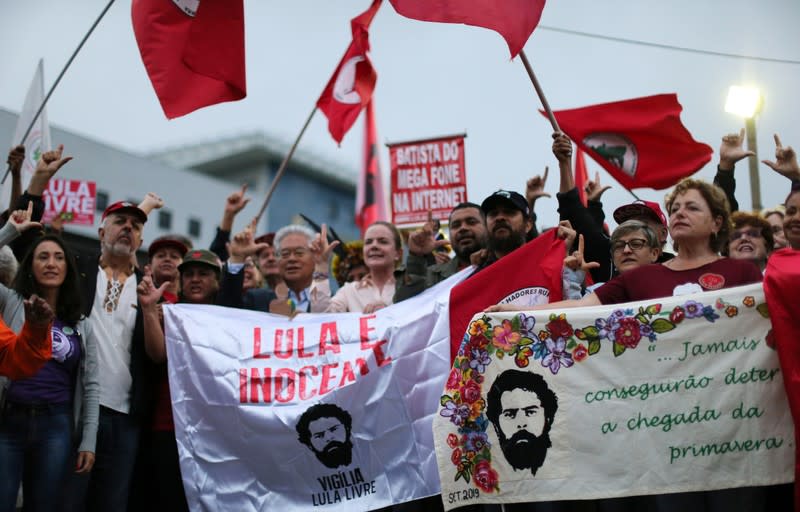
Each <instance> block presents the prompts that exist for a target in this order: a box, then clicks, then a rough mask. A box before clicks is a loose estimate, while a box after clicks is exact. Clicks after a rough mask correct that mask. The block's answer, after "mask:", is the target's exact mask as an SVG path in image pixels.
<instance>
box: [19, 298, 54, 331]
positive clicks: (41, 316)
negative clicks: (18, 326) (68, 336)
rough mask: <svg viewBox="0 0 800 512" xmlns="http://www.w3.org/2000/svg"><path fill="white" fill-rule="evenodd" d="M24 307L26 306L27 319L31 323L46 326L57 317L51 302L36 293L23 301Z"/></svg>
mask: <svg viewBox="0 0 800 512" xmlns="http://www.w3.org/2000/svg"><path fill="white" fill-rule="evenodd" d="M23 307H24V308H25V319H26V321H28V322H29V323H30V324H31V325H35V326H39V327H44V326H47V325H49V324H50V322H52V321H53V318H54V317H55V313H54V312H53V309H52V308H51V307H50V304H48V303H47V301H46V300H44V299H43V298H41V297H39V296H38V295H36V294H35V293H34V294H33V295H31V296H30V298H29V299H26V300H24V301H23Z"/></svg>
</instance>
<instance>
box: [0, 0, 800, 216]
mask: <svg viewBox="0 0 800 512" xmlns="http://www.w3.org/2000/svg"><path fill="white" fill-rule="evenodd" d="M164 1H168V0H164ZM106 3H107V2H106V0H81V1H80V2H76V1H73V2H64V1H57V0H24V1H21V0H0V47H2V48H3V49H4V50H3V52H0V69H1V70H2V80H0V106H2V107H4V108H7V109H9V110H13V111H18V110H19V109H20V108H21V105H22V102H23V99H24V96H25V92H26V90H27V87H28V84H29V83H30V80H31V77H32V76H33V72H34V70H35V66H36V63H37V61H38V59H39V58H40V57H43V58H44V59H45V87H49V86H50V84H52V82H53V80H55V78H56V76H57V74H58V72H59V71H60V70H61V67H62V66H63V65H64V63H65V62H66V60H67V59H68V58H69V55H70V54H71V52H72V51H73V50H74V48H75V47H76V46H77V44H78V42H79V41H80V39H81V37H82V36H83V34H84V33H85V31H86V30H87V29H88V28H89V26H90V25H91V23H92V22H93V21H94V19H95V17H96V16H97V15H98V14H99V12H100V11H101V10H102V8H103V7H104V6H105V5H106ZM369 3H370V2H369V0H283V1H277V0H246V1H245V20H246V38H247V86H248V97H247V98H246V99H245V100H243V101H240V102H237V103H228V104H224V105H218V106H213V107H209V108H206V109H203V110H200V111H197V112H195V113H192V114H189V115H188V116H185V117H183V118H180V119H177V120H173V121H167V120H166V118H165V117H164V114H163V113H162V111H161V108H160V106H159V104H158V101H157V99H156V96H155V93H154V92H153V89H152V86H151V85H150V82H149V80H148V78H147V75H146V73H145V70H144V66H143V65H142V62H141V58H140V57H139V53H138V49H137V47H136V43H135V40H134V37H133V31H132V28H131V23H130V1H129V0H128V1H126V0H117V1H116V2H115V4H114V5H113V6H112V8H111V10H110V11H109V13H108V14H107V15H106V17H105V19H104V20H103V21H102V23H101V24H100V26H99V27H98V28H97V30H96V31H95V33H94V34H93V35H92V37H91V38H90V40H89V41H88V43H87V45H86V46H85V47H84V49H83V51H82V52H81V54H79V56H78V58H77V59H76V61H75V62H74V63H73V65H72V67H71V68H70V70H69V71H68V73H67V75H66V77H65V78H64V80H63V81H62V83H61V85H60V86H59V88H58V89H57V90H56V92H55V94H54V95H53V97H52V99H51V101H50V103H49V105H48V115H49V118H50V122H51V123H52V124H53V125H57V126H59V127H62V128H65V129H68V130H72V131H75V132H77V133H79V134H82V135H85V136H89V137H91V138H94V139H97V140H99V141H102V142H106V143H110V144H112V145H115V146H117V147H119V148H122V149H125V150H129V151H133V152H140V153H144V152H148V151H153V150H158V149H163V148H166V147H169V146H172V145H180V144H191V143H198V142H203V141H212V140H215V139H217V138H220V137H227V136H233V135H236V134H243V133H250V132H253V131H263V132H265V133H268V134H270V135H274V136H277V137H279V138H281V139H284V140H286V141H291V140H293V139H294V137H295V136H296V134H297V132H298V130H299V129H300V127H301V126H302V124H303V122H304V120H305V118H306V116H307V115H308V113H309V112H310V111H311V109H312V108H313V105H314V103H315V102H316V99H317V97H318V96H319V94H320V92H321V91H322V88H323V87H324V85H325V83H326V82H327V80H328V79H329V77H330V75H331V73H332V72H333V70H334V68H335V66H336V64H337V63H338V61H339V59H340V58H341V56H342V54H343V53H344V50H345V49H346V47H347V45H348V44H349V40H350V28H349V20H350V18H352V17H354V16H355V15H357V14H358V13H359V12H361V11H363V10H364V9H366V8H367V7H368V6H369ZM541 25H542V27H541V28H540V29H538V30H537V31H535V32H534V34H533V36H532V37H531V39H530V40H529V41H528V43H527V45H526V47H525V50H526V53H527V54H528V57H529V59H530V60H531V63H532V65H533V67H534V69H535V70H536V73H537V75H538V77H539V80H540V82H541V83H542V86H543V88H544V90H545V93H546V94H547V97H548V100H549V101H550V104H551V106H552V107H553V108H554V109H556V110H558V109H564V108H574V107H579V106H584V105H589V104H594V103H603V102H608V101H615V100H621V99H627V98H633V97H638V96H647V95H651V94H657V93H665V92H675V93H677V94H678V98H679V100H680V102H681V103H682V105H683V107H684V111H683V115H682V119H683V122H684V124H685V125H686V126H687V128H688V129H689V131H691V132H692V134H693V135H694V137H695V138H696V139H697V140H700V141H703V142H706V143H708V144H709V145H711V146H712V147H713V148H714V150H715V156H714V159H713V160H712V162H711V163H710V164H709V165H708V166H707V167H706V168H705V169H703V170H702V171H701V172H700V176H701V177H705V178H707V179H711V177H712V176H713V174H714V166H715V162H716V151H717V149H718V147H719V141H720V138H721V136H722V135H723V134H725V133H727V132H731V131H737V130H738V129H739V128H740V127H741V126H742V121H741V120H740V119H738V118H736V117H734V116H733V115H731V114H727V113H725V112H724V110H723V106H724V101H725V95H726V94H727V89H728V86H730V85H732V84H753V85H757V86H758V87H760V88H761V90H762V93H763V95H764V107H763V111H762V113H761V115H760V117H759V118H758V121H757V126H758V145H759V156H760V158H761V159H763V158H772V157H773V154H774V144H773V141H772V134H773V133H776V132H777V133H780V134H781V136H782V138H783V140H784V144H794V145H795V146H800V129H799V128H798V123H797V120H798V111H799V110H800V109H798V91H800V65H798V64H792V63H775V62H765V61H757V60H747V59H738V58H729V57H720V56H711V55H704V54H700V53H687V52H678V51H673V50H667V49H659V48H652V47H647V46H642V45H633V44H624V43H619V42H613V41H608V40H602V39H596V38H588V37H582V36H576V35H569V34H564V33H559V32H556V31H552V30H547V29H546V27H557V28H562V29H569V30H575V31H582V32H589V33H595V34H601V35H605V36H612V37H618V38H627V39H635V40H641V41H647V42H652V43H658V44H664V45H675V46H682V47H688V48H693V49H699V50H707V51H714V52H724V53H735V54H746V55H754V56H759V57H766V58H772V59H787V60H794V61H800V34H798V30H797V27H798V26H799V25H800V2H798V1H796V0H764V1H759V2H754V1H752V0H727V1H722V0H708V1H699V2H698V1H696V0H692V1H690V0H674V1H671V2H663V1H658V2H656V1H650V0H640V1H636V2H632V1H630V0H628V1H625V0H605V1H602V2H598V1H596V0H562V1H557V0H550V1H549V2H548V3H547V6H546V7H545V10H544V14H543V16H542V20H541ZM370 39H371V44H372V54H371V56H372V61H373V65H374V66H375V68H376V70H377V73H378V84H377V88H376V92H375V105H376V118H377V123H378V132H379V137H380V139H381V141H383V142H386V141H401V140H407V139H419V138H423V137H429V136H436V135H443V134H451V133H458V132H466V133H467V134H468V138H467V140H466V150H465V151H466V158H467V160H466V166H467V179H468V194H469V198H470V200H473V201H476V202H480V201H481V200H482V198H483V197H485V196H486V195H488V194H489V193H491V192H492V191H493V190H496V189H497V188H499V187H503V188H512V189H517V190H520V191H522V189H523V187H524V182H525V179H526V178H528V177H530V176H531V175H533V174H538V173H540V172H542V170H543V169H544V166H545V165H549V166H550V167H551V169H552V170H555V169H556V168H557V166H556V163H555V158H554V157H553V156H552V153H551V152H550V143H551V139H550V128H549V124H548V123H547V121H546V120H545V119H544V118H542V117H541V116H540V115H539V114H538V113H537V112H536V109H537V108H539V107H540V105H539V103H538V99H537V98H536V96H535V94H534V92H533V89H532V87H531V85H530V81H529V80H528V78H527V76H526V75H525V72H524V69H523V67H522V64H521V63H519V62H518V61H517V60H515V61H510V60H509V54H508V48H507V46H506V44H505V42H504V41H503V39H502V38H501V37H500V36H499V35H497V34H496V33H494V32H491V31H489V30H485V29H479V28H474V27H466V26H463V25H444V24H435V23H424V22H419V21H414V20H409V19H406V18H403V17H401V16H399V15H398V14H397V13H395V12H394V10H393V9H392V7H391V5H390V4H389V3H388V1H385V2H384V5H383V6H382V7H381V9H380V11H379V12H378V15H377V16H376V18H375V21H374V22H373V25H372V29H371V31H370ZM54 142H57V141H54ZM362 142H363V134H362V126H361V121H359V122H358V123H357V124H356V125H355V126H354V128H353V129H352V130H351V131H350V132H349V133H348V135H347V136H346V137H345V139H344V142H343V144H342V146H341V147H337V146H336V143H335V142H334V141H333V140H332V139H331V138H330V136H329V135H328V133H327V121H326V119H325V118H324V116H323V115H322V114H320V113H318V114H317V115H316V117H315V119H314V121H313V122H312V124H311V126H310V128H309V130H308V132H307V133H306V136H305V137H304V139H303V141H302V142H301V146H300V147H301V149H302V150H305V151H309V152H312V153H317V154H320V155H324V156H325V157H326V158H329V159H332V160H334V161H336V162H339V163H341V164H343V165H346V166H349V167H351V168H353V169H354V171H355V170H356V169H358V168H359V166H360V162H361V146H362ZM11 143H12V141H6V142H5V143H4V144H6V145H11ZM1 144H2V143H0V145H1ZM67 150H69V148H67ZM76 157H77V158H80V155H76ZM381 160H382V163H383V171H384V181H385V182H388V176H387V173H388V150H387V149H386V148H385V147H384V148H382V152H381ZM589 168H590V174H591V175H593V174H594V170H595V169H599V166H597V165H596V164H594V163H593V162H590V163H589ZM64 171H67V172H68V171H69V167H66V168H65V169H64ZM109 172H113V169H111V170H109ZM65 176H66V177H68V174H65ZM737 176H738V177H739V190H738V193H737V197H738V198H739V202H740V204H741V205H742V208H743V209H745V208H747V207H749V205H750V195H749V181H748V179H747V165H746V162H742V163H740V164H739V166H738V167H737ZM601 180H602V181H604V182H609V183H610V184H611V185H613V186H614V188H613V189H612V190H611V191H610V192H609V193H607V194H606V195H605V196H604V200H605V201H604V202H605V203H606V212H607V214H608V215H609V216H610V213H611V209H612V207H613V206H614V205H618V204H622V203H624V202H629V201H630V200H631V196H630V195H628V194H627V192H625V191H624V190H623V189H622V188H621V187H620V186H619V185H618V184H616V183H614V182H612V178H610V177H609V176H608V175H607V174H605V172H604V171H601ZM761 182H762V201H763V203H764V205H765V206H766V207H769V206H772V205H775V204H777V203H779V202H781V201H782V200H783V199H784V197H785V195H786V193H787V191H788V186H787V184H788V182H787V181H786V180H785V178H782V177H780V176H776V175H775V173H774V172H773V171H771V170H770V169H769V168H767V167H766V166H764V165H761ZM154 188H155V187H154ZM547 188H548V190H549V191H550V192H551V193H552V194H553V199H550V200H542V201H540V202H539V204H538V205H537V213H538V214H539V219H540V224H541V225H542V226H548V225H553V224H554V223H555V222H556V221H557V214H556V212H555V208H556V201H555V192H556V191H557V189H558V183H557V175H555V174H551V177H550V179H549V180H548V183H547ZM160 192H162V193H163V195H164V196H165V198H166V199H167V201H169V191H160ZM637 193H638V194H639V195H640V196H642V197H643V198H647V199H652V200H658V201H661V199H662V198H663V195H664V192H658V191H649V190H642V191H637ZM258 204H260V201H254V202H253V204H251V205H250V206H249V207H248V208H250V209H253V213H254V212H255V210H256V209H257V205H258ZM246 217H247V215H245V216H243V217H242V218H246Z"/></svg>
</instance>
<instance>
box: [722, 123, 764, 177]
mask: <svg viewBox="0 0 800 512" xmlns="http://www.w3.org/2000/svg"><path fill="white" fill-rule="evenodd" d="M744 134H745V132H744V128H742V130H741V131H740V132H739V134H738V135H737V134H735V133H729V134H728V135H725V136H724V137H722V144H720V146H719V168H720V169H721V170H723V171H732V170H733V168H734V166H735V165H736V162H738V161H739V160H741V159H743V158H747V157H748V156H754V155H755V153H753V152H752V151H747V150H746V149H744Z"/></svg>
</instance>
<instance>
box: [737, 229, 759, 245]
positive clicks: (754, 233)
mask: <svg viewBox="0 0 800 512" xmlns="http://www.w3.org/2000/svg"><path fill="white" fill-rule="evenodd" d="M743 236H747V238H749V239H750V240H752V239H754V238H761V230H760V229H743V230H741V231H734V232H733V233H731V242H733V241H734V240H738V239H740V238H742V237H743Z"/></svg>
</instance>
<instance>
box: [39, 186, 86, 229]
mask: <svg viewBox="0 0 800 512" xmlns="http://www.w3.org/2000/svg"><path fill="white" fill-rule="evenodd" d="M96 198H97V185H96V184H95V182H93V181H86V180H60V179H56V178H54V179H51V180H50V183H49V184H48V185H47V189H46V190H45V191H44V194H42V199H44V217H43V218H42V222H44V223H48V222H51V221H52V220H53V219H54V218H55V217H57V216H58V215H61V216H62V217H63V219H64V223H70V224H77V225H81V226H93V225H94V210H95V208H94V207H95V199H96Z"/></svg>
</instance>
